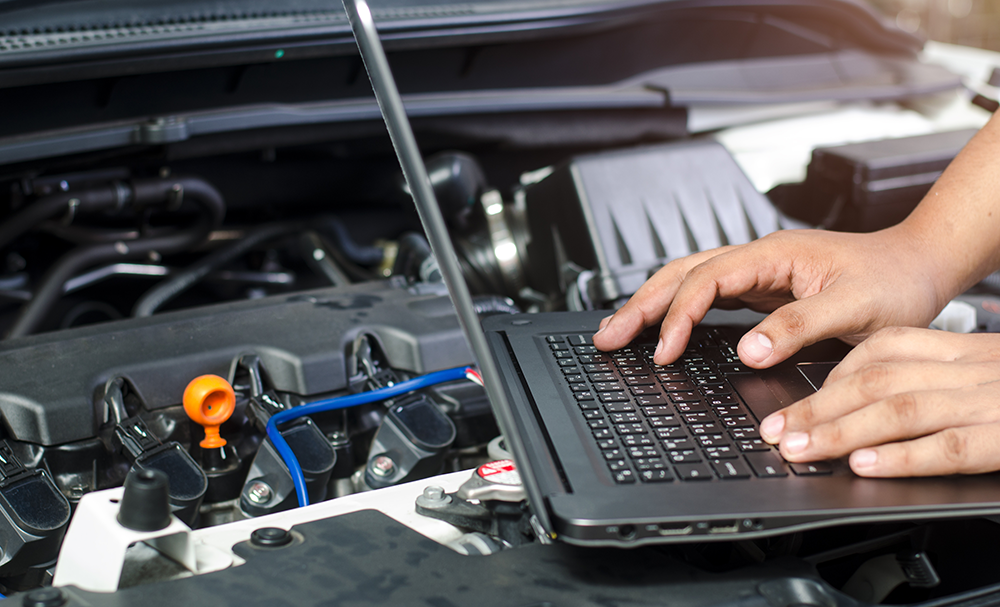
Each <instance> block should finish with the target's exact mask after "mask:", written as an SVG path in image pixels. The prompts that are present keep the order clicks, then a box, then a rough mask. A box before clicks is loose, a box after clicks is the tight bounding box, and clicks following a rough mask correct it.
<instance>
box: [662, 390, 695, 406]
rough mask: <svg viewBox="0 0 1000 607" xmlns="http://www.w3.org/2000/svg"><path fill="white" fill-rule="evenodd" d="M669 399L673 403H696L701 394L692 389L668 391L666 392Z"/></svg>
mask: <svg viewBox="0 0 1000 607" xmlns="http://www.w3.org/2000/svg"><path fill="white" fill-rule="evenodd" d="M668 396H669V397H670V400H672V401H673V402H675V403H696V402H699V401H701V394H698V393H697V392H695V391H693V390H688V391H686V392H670V393H669V394H668Z"/></svg>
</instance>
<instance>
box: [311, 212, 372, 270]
mask: <svg viewBox="0 0 1000 607" xmlns="http://www.w3.org/2000/svg"><path fill="white" fill-rule="evenodd" d="M316 227H317V228H318V229H320V230H321V231H323V232H324V233H326V234H329V235H330V236H333V239H334V244H335V245H337V248H338V249H340V252H341V253H343V254H344V257H346V258H347V259H349V260H351V261H353V262H354V263H356V264H358V265H362V266H375V265H378V264H380V263H382V257H383V256H384V255H385V253H384V251H383V250H382V249H381V248H379V247H372V246H363V245H359V244H358V243H356V242H354V239H353V238H351V233H350V231H349V230H348V229H347V226H345V225H344V222H342V221H341V220H340V219H339V218H337V217H334V216H332V215H324V216H323V217H321V218H319V221H318V225H317V226H316Z"/></svg>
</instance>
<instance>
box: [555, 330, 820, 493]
mask: <svg viewBox="0 0 1000 607" xmlns="http://www.w3.org/2000/svg"><path fill="white" fill-rule="evenodd" d="M655 340H656V336H655V335H651V336H644V337H640V338H639V339H638V340H637V341H635V342H633V343H632V344H631V345H629V346H627V347H625V348H622V349H621V350H618V351H615V352H601V351H599V350H597V349H596V348H595V347H594V345H593V342H592V341H591V338H590V336H589V335H577V334H573V335H549V336H547V337H546V341H547V342H548V346H549V349H550V351H551V353H552V356H553V357H554V358H555V363H556V365H558V367H559V369H560V371H561V373H562V375H563V377H564V379H565V386H566V389H567V390H568V391H569V393H570V394H572V398H573V399H574V401H575V402H576V404H577V406H578V407H579V410H580V414H581V415H582V416H583V420H584V422H585V423H586V424H587V426H588V427H589V428H590V432H591V434H592V436H593V438H594V441H595V443H596V444H597V447H598V449H600V451H601V455H602V456H603V458H604V460H605V462H606V463H607V466H608V471H609V473H610V474H611V477H612V479H613V480H614V481H615V482H616V483H620V484H631V483H638V482H641V483H663V482H674V481H690V482H696V481H707V480H711V479H723V480H746V479H751V478H787V477H789V476H790V475H799V476H806V475H823V474H830V473H831V467H830V464H829V463H827V462H816V463H810V464H789V463H788V462H785V461H784V460H783V459H782V458H781V456H780V455H779V454H778V452H777V450H776V449H775V448H774V447H772V446H771V445H769V444H767V443H765V442H764V441H763V440H761V438H760V432H759V431H758V420H757V419H756V418H755V417H754V415H753V414H752V413H751V412H750V410H749V409H747V407H746V405H745V404H744V402H743V401H742V400H741V398H740V396H739V394H738V393H737V392H736V390H734V389H733V387H732V385H731V384H730V379H731V378H732V376H734V375H741V374H747V373H753V370H752V369H750V368H749V367H746V366H744V365H743V364H742V363H741V362H740V360H739V358H738V356H737V355H736V350H735V347H734V345H733V344H731V343H730V341H729V339H728V338H727V337H726V335H725V333H724V332H723V331H722V330H720V329H709V330H707V331H704V332H701V331H700V330H699V334H698V339H697V341H695V340H694V339H692V344H693V345H692V346H690V347H689V348H688V350H687V351H686V352H685V353H684V355H683V356H682V357H681V358H680V359H679V360H677V361H676V362H675V363H674V364H671V365H665V366H661V365H656V364H653V350H654V349H655V347H656V342H655Z"/></svg>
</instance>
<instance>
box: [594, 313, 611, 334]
mask: <svg viewBox="0 0 1000 607" xmlns="http://www.w3.org/2000/svg"><path fill="white" fill-rule="evenodd" d="M614 317H615V315H614V314H612V315H611V316H605V317H604V318H602V319H601V324H600V325H598V329H597V333H600V332H601V331H603V330H605V329H607V328H608V324H610V323H611V319H612V318H614ZM597 333H594V335H597Z"/></svg>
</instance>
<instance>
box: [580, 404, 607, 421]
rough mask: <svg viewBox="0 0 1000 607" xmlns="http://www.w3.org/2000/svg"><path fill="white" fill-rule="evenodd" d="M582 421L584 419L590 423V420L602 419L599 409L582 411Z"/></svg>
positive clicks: (602, 415)
mask: <svg viewBox="0 0 1000 607" xmlns="http://www.w3.org/2000/svg"><path fill="white" fill-rule="evenodd" d="M583 419H585V420H587V421H591V420H595V419H604V414H603V413H601V410H600V409H597V408H596V407H595V408H594V409H588V410H586V411H584V412H583Z"/></svg>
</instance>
